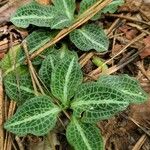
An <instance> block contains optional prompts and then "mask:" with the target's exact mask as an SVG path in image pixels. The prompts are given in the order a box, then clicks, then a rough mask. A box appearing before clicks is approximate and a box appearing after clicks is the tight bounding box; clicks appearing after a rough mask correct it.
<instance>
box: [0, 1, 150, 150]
mask: <svg viewBox="0 0 150 150" xmlns="http://www.w3.org/2000/svg"><path fill="white" fill-rule="evenodd" d="M1 2H3V0H2V1H1ZM1 2H0V3H1ZM25 3H26V0H25V1H22V2H21V3H19V4H15V3H14V4H13V5H12V6H13V7H12V6H11V7H8V8H7V11H6V12H3V13H1V15H0V19H1V16H2V17H3V18H2V19H1V20H0V22H1V24H0V29H1V30H0V57H1V58H2V57H3V56H4V55H5V53H7V52H8V50H9V48H10V47H12V45H17V44H18V43H21V42H22V40H23V39H22V37H23V38H24V37H25V36H27V34H30V32H31V30H34V29H32V28H31V29H30V28H29V29H28V30H27V31H26V30H23V31H22V29H18V28H16V27H14V26H13V28H11V30H10V26H11V25H10V24H9V18H10V15H9V14H11V13H13V12H14V11H15V10H16V9H17V8H18V7H19V6H21V5H23V4H25ZM6 4H7V2H6ZM1 8H2V7H1ZM149 14H150V2H149V0H145V1H141V0H138V1H136V0H134V1H133V0H132V1H131V0H126V3H125V4H124V5H123V6H121V7H120V8H119V9H118V12H117V15H119V16H111V15H110V16H109V14H108V15H104V16H103V17H102V21H103V26H104V28H105V29H106V32H107V31H109V38H110V40H111V44H110V48H109V49H110V51H109V52H107V53H98V52H93V53H92V55H91V57H86V56H87V55H88V54H89V52H85V53H81V52H79V56H80V58H81V59H80V61H82V60H84V58H86V61H85V62H86V63H85V64H84V65H83V71H84V73H85V76H86V78H87V80H93V79H95V76H94V75H91V72H92V71H94V70H96V69H97V66H96V65H95V64H93V63H92V58H93V56H96V57H100V58H102V59H103V60H105V61H106V62H108V63H107V65H108V70H111V71H108V74H110V73H111V72H113V73H114V74H129V75H131V76H133V77H135V78H137V79H138V80H139V81H140V83H141V85H142V87H143V88H144V89H145V91H147V92H148V93H150V81H149V79H148V78H149V77H150V58H149V56H150V45H149V43H150V38H149V35H150V30H149V27H150V26H148V23H149V22H150V16H149ZM120 16H125V17H120ZM99 22H101V20H100V21H97V23H99ZM145 22H147V24H145ZM101 23H102V22H101ZM141 33H144V35H145V36H142V38H140V39H139V40H137V41H135V42H133V43H132V44H129V43H130V41H131V40H134V39H135V38H136V37H137V36H138V35H139V34H141ZM127 44H129V45H128V46H127V48H126V51H123V52H121V53H120V55H118V56H116V54H118V53H119V52H120V51H121V50H122V48H123V47H124V46H126V45H127ZM71 46H72V45H71ZM134 54H136V55H134ZM113 56H115V57H114V58H113V59H112V58H111V57H113ZM110 59H111V60H110ZM139 64H140V66H142V67H143V68H141V67H139ZM89 68H90V69H89ZM143 70H144V71H143ZM100 74H101V71H100V69H99V70H98V72H97V73H96V75H100ZM3 99H4V98H3ZM149 106H150V102H149V101H147V102H146V103H144V104H141V105H131V106H130V107H129V108H128V109H127V110H126V111H125V112H123V113H122V114H120V115H118V116H116V117H114V118H112V119H109V120H106V121H102V122H101V123H98V126H99V127H100V128H101V130H102V134H103V136H104V140H105V144H106V149H108V150H113V149H114V150H118V149H119V150H128V149H129V150H130V149H133V150H134V148H135V147H137V149H141V150H149V147H150V139H149V133H150V120H149V114H150V112H149ZM4 108H5V115H4V116H3V119H5V120H6V119H7V117H8V116H10V115H11V114H12V113H13V111H14V109H15V105H14V104H12V103H11V102H10V104H9V103H8V102H7V103H6V102H5V106H4ZM7 112H9V113H7ZM143 136H144V137H145V138H144V139H145V140H141V141H140V144H139V140H140V139H142V138H143ZM6 137H7V138H6ZM11 138H13V139H14V135H12V134H10V133H8V132H5V140H4V139H3V140H4V142H5V144H4V148H5V150H6V149H7V150H11V149H12V147H15V144H16V142H15V139H16V138H15V139H14V140H13V141H12V140H11ZM58 139H60V140H62V141H64V142H65V139H64V136H63V135H60V136H59V137H58ZM16 141H18V140H16ZM33 141H34V142H35V143H36V144H34V146H35V145H37V144H40V143H41V142H43V141H44V144H43V143H42V144H41V145H42V147H41V149H44V147H46V148H45V149H47V147H48V146H45V143H46V142H45V141H46V140H45V139H44V137H41V138H39V137H35V136H30V135H29V136H27V137H25V138H20V141H19V142H20V143H21V144H22V145H23V147H24V148H28V149H35V148H34V146H33V144H32V143H33ZM142 141H144V142H142ZM19 142H17V145H19ZM56 143H57V144H56V145H55V146H56V147H57V146H58V147H59V148H60V149H66V148H67V147H68V146H67V144H66V143H65V144H64V145H65V146H64V147H63V145H60V144H58V142H56ZM137 144H138V146H137ZM27 145H30V146H29V147H28V146H27ZM68 149H70V148H68Z"/></svg>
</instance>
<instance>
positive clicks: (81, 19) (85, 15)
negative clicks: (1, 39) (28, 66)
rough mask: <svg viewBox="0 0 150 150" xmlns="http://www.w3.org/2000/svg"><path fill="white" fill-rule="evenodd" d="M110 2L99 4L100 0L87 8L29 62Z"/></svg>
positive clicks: (108, 0)
mask: <svg viewBox="0 0 150 150" xmlns="http://www.w3.org/2000/svg"><path fill="white" fill-rule="evenodd" d="M111 1H112V0H105V1H103V2H102V3H101V0H100V1H98V2H97V3H96V4H94V5H93V6H92V7H91V8H89V9H88V10H87V11H86V13H83V14H82V15H81V16H82V17H81V16H80V17H79V18H78V19H77V20H76V22H75V23H74V24H73V25H72V26H70V27H68V28H66V29H63V30H62V31H60V32H59V33H58V34H57V36H56V37H55V38H54V39H52V40H51V41H49V42H48V43H46V44H45V45H44V46H43V47H41V48H40V49H39V50H37V51H36V52H34V53H32V54H31V56H30V60H31V59H33V58H35V57H36V56H38V55H39V54H40V53H41V52H43V51H44V50H45V49H47V48H48V47H50V46H52V45H54V44H56V43H57V42H58V41H60V40H61V39H62V38H64V37H65V36H66V35H68V34H69V33H70V32H71V31H73V30H75V29H76V28H78V27H79V26H81V25H83V24H84V23H85V22H87V21H88V20H89V19H91V18H92V17H93V16H94V15H95V14H96V13H97V12H99V11H100V10H101V9H103V8H104V7H105V6H107V5H108V4H109V3H110V2H111Z"/></svg>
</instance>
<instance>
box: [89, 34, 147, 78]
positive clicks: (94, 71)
mask: <svg viewBox="0 0 150 150" xmlns="http://www.w3.org/2000/svg"><path fill="white" fill-rule="evenodd" d="M145 35H146V34H145V33H141V34H140V35H139V36H137V37H136V38H134V39H133V40H132V41H130V42H129V43H128V44H127V45H125V46H124V47H123V48H122V49H121V50H120V51H119V53H117V54H116V55H115V56H113V57H112V58H111V59H109V60H108V61H106V62H105V63H104V65H106V64H107V63H109V62H110V61H112V60H113V59H114V58H116V57H117V56H119V55H120V54H122V53H123V52H125V51H126V50H127V48H128V47H129V46H130V45H132V44H134V43H135V42H137V41H139V40H140V39H141V38H143V37H144V36H145ZM100 71H101V68H100V67H99V68H97V69H95V70H93V71H92V72H91V73H90V74H89V76H93V75H95V74H98V73H100Z"/></svg>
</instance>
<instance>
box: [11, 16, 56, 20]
mask: <svg viewBox="0 0 150 150" xmlns="http://www.w3.org/2000/svg"><path fill="white" fill-rule="evenodd" d="M53 18H54V16H37V15H32V16H22V17H14V18H13V20H20V19H47V20H49V19H53Z"/></svg>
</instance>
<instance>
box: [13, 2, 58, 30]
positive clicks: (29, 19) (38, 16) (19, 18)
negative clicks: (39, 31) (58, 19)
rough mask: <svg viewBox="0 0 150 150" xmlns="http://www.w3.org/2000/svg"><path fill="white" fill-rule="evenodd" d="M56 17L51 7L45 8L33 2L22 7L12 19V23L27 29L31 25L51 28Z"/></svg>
mask: <svg viewBox="0 0 150 150" xmlns="http://www.w3.org/2000/svg"><path fill="white" fill-rule="evenodd" d="M54 17H55V16H54V12H53V10H52V7H51V6H43V5H40V4H38V3H36V2H31V3H29V4H27V5H24V6H22V7H20V8H19V9H18V10H17V11H16V13H15V14H14V15H13V16H12V17H11V22H12V23H13V24H14V25H16V26H17V27H22V28H27V27H28V26H29V25H30V24H33V25H36V26H40V27H50V26H51V21H52V20H53V19H54Z"/></svg>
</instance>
